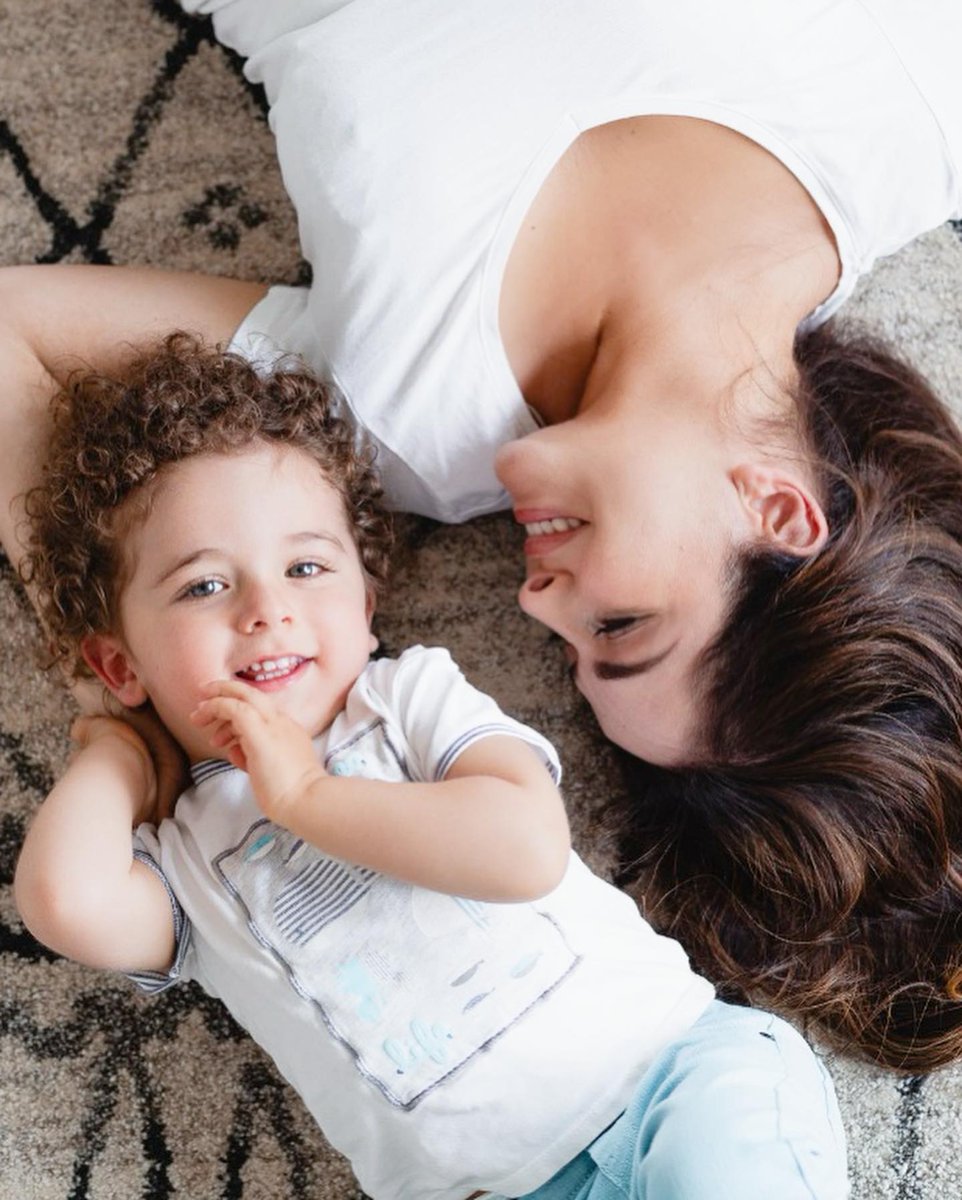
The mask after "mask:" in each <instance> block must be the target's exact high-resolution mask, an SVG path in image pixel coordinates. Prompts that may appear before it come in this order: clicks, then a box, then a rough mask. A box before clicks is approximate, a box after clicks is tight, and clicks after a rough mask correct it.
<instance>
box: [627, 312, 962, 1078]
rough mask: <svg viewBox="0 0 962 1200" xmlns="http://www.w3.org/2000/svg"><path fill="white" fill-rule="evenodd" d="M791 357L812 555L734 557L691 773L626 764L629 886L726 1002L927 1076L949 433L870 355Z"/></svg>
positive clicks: (954, 462)
mask: <svg viewBox="0 0 962 1200" xmlns="http://www.w3.org/2000/svg"><path fill="white" fill-rule="evenodd" d="M796 361H797V364H798V367H799V372H800V378H801V380H802V383H801V388H800V394H799V396H798V406H799V415H800V417H801V421H802V427H803V429H804V430H805V431H806V435H807V441H808V443H809V446H810V448H811V450H812V453H813V455H814V457H815V459H816V461H817V462H818V463H820V464H821V465H820V473H821V480H820V484H821V491H822V496H823V500H824V501H825V507H826V515H827V517H828V521H829V529H830V538H829V541H828V544H827V545H826V547H825V548H824V550H823V551H822V552H821V553H820V554H819V555H817V556H816V557H814V558H812V559H808V560H800V559H798V558H793V557H787V556H779V555H775V554H771V553H768V552H759V551H754V552H751V553H749V554H747V555H746V556H745V558H744V561H743V562H742V564H741V571H740V582H739V583H738V585H737V586H736V589H735V596H734V602H733V604H732V606H731V610H730V616H729V620H728V621H727V622H726V627H725V629H724V630H723V632H722V633H721V635H720V636H719V637H718V638H717V640H716V642H715V643H714V644H713V645H712V646H711V647H710V648H709V650H708V651H707V652H706V656H705V659H704V662H703V664H702V671H703V674H702V679H703V680H704V681H705V682H706V694H707V705H706V710H705V713H704V716H705V721H706V732H705V736H706V744H707V747H708V750H707V755H706V758H705V761H703V762H700V763H699V764H698V765H697V766H696V767H693V768H686V769H680V770H658V769H655V768H650V767H645V766H642V765H640V764H634V765H633V767H632V768H631V774H632V776H633V784H634V805H633V814H632V818H631V824H632V830H631V834H630V839H631V840H630V844H629V850H630V851H634V853H635V858H634V864H633V865H634V868H635V869H636V871H637V876H636V879H635V886H636V887H637V888H638V890H639V891H640V893H641V894H642V896H643V900H644V903H645V907H646V909H647V912H648V914H649V915H650V916H651V917H652V918H653V919H654V920H655V921H656V923H658V924H660V926H661V927H662V928H663V929H665V930H666V931H668V932H670V933H671V934H673V935H674V936H675V937H677V938H678V939H679V940H680V941H681V943H682V945H683V946H684V947H685V948H686V950H688V951H689V952H690V953H691V954H692V957H693V960H694V962H695V963H696V965H697V966H698V967H699V968H700V969H701V970H703V971H704V972H705V973H707V974H708V975H709V976H710V977H712V978H713V979H715V980H716V981H717V982H719V983H720V984H721V986H722V990H723V993H724V994H728V995H730V996H732V997H749V998H751V999H753V1000H757V1001H760V1002H762V1003H764V1004H766V1005H767V1006H769V1007H773V1008H776V1009H780V1010H782V1011H785V1012H787V1013H789V1014H793V1015H795V1016H801V1017H804V1018H812V1019H814V1020H816V1021H818V1022H820V1023H821V1025H822V1026H823V1027H824V1028H825V1029H826V1030H827V1031H828V1032H829V1033H830V1034H831V1035H834V1039H835V1040H836V1041H837V1042H839V1043H841V1044H842V1045H843V1046H844V1047H845V1048H847V1049H849V1050H852V1049H856V1050H858V1051H860V1052H861V1053H862V1054H864V1055H867V1056H869V1057H870V1058H872V1059H874V1060H876V1061H878V1062H880V1063H884V1064H887V1065H890V1066H894V1067H897V1068H903V1069H907V1070H912V1071H921V1070H927V1069H929V1068H931V1067H935V1066H938V1065H939V1064H942V1063H947V1062H950V1061H952V1060H953V1059H956V1058H958V1057H959V1056H960V1055H962V438H960V436H959V432H958V430H957V429H956V426H955V424H954V423H953V421H952V419H951V417H950V416H949V415H948V413H947V412H946V410H945V409H944V408H943V407H942V405H941V404H940V402H939V401H938V399H937V398H936V397H935V395H934V394H933V393H932V391H931V389H930V388H929V387H928V385H927V384H926V383H925V381H924V380H923V379H922V378H921V377H920V376H919V375H918V374H917V373H916V372H915V371H914V370H912V369H911V368H909V367H908V366H906V365H904V364H903V363H901V362H899V361H898V360H897V359H896V358H894V357H893V356H892V355H891V354H890V353H889V352H888V351H886V350H885V349H884V348H882V347H881V346H879V345H878V344H876V343H875V342H873V341H871V340H870V339H867V338H865V337H861V336H849V337H847V338H843V337H842V336H841V335H839V334H838V333H836V332H835V331H833V330H832V329H831V328H825V329H822V330H820V331H818V332H816V333H814V334H810V335H808V336H807V337H805V338H803V339H800V340H799V342H798V344H797V346H796ZM637 789H641V795H640V796H639V792H638V790H637ZM639 800H640V803H639Z"/></svg>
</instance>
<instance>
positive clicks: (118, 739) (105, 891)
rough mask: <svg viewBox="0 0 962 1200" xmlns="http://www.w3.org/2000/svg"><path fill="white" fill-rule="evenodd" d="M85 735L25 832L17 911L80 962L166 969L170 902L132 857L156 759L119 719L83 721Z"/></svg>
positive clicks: (149, 807) (149, 809)
mask: <svg viewBox="0 0 962 1200" xmlns="http://www.w3.org/2000/svg"><path fill="white" fill-rule="evenodd" d="M82 737H83V738H84V739H85V740H86V744H85V745H84V746H83V748H82V749H81V750H80V751H79V753H78V754H77V755H76V756H75V757H74V759H73V760H72V762H71V763H70V766H69V767H68V768H67V771H66V773H65V774H64V776H63V778H62V779H61V780H60V781H59V782H58V783H57V784H56V785H55V786H54V788H53V791H52V792H51V793H50V795H49V796H48V797H47V799H46V800H45V801H44V802H43V804H42V805H41V807H40V810H39V812H38V813H37V815H36V817H35V818H34V821H33V823H32V825H31V826H30V829H29V830H28V832H27V837H26V840H25V841H24V845H23V850H22V851H21V854H20V859H19V861H18V863H17V871H16V877H15V879H14V898H15V900H16V904H17V908H18V909H19V911H20V915H21V917H22V918H23V921H24V924H25V925H26V926H27V928H28V929H29V930H30V932H31V933H32V934H33V935H34V937H36V938H37V940H38V941H41V942H43V943H44V945H46V946H49V947H50V948H51V950H56V951H57V953H58V954H63V955H65V956H66V957H68V958H72V959H75V960H76V961H77V962H82V963H85V964H86V965H87V966H92V967H101V968H105V969H108V970H121V971H163V970H166V969H167V968H168V967H169V966H170V963H171V962H172V960H173V955H174V918H173V912H172V910H171V903H170V898H169V897H168V895H167V891H166V889H165V887H164V885H163V883H162V882H161V881H160V879H159V878H158V877H157V875H156V874H155V873H154V872H153V871H152V870H151V869H150V868H149V867H147V866H145V865H144V864H143V863H141V862H138V861H137V860H136V859H135V858H134V856H133V843H132V837H131V833H132V830H133V828H134V826H135V825H138V824H139V823H140V822H141V821H143V820H149V819H151V817H152V816H153V807H154V799H155V794H156V787H155V783H154V772H153V766H152V764H151V760H150V755H149V754H148V753H147V749H146V747H145V746H144V745H143V743H142V742H141V741H140V739H139V738H138V737H137V735H136V734H135V733H134V732H133V730H131V729H130V728H129V727H128V726H126V725H124V724H123V723H122V722H120V721H113V720H110V719H108V718H104V717H99V718H93V719H91V718H85V719H84V722H83V723H82ZM135 798H136V799H135Z"/></svg>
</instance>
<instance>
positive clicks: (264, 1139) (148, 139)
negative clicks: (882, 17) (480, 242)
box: [0, 0, 962, 1200]
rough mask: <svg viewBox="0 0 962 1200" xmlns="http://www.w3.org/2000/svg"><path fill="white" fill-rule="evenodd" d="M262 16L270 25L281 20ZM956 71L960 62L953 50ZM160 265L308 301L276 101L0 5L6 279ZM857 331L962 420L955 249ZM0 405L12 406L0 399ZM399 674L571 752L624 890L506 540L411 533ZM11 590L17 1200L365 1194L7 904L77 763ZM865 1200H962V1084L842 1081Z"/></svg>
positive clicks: (893, 276)
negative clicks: (425, 677)
mask: <svg viewBox="0 0 962 1200" xmlns="http://www.w3.org/2000/svg"><path fill="white" fill-rule="evenodd" d="M265 2H267V0H265ZM959 49H960V52H962V47H960V48H959ZM34 260H37V261H44V262H53V261H61V260H67V261H83V260H89V261H94V262H115V263H134V262H136V263H151V264H157V265H163V266H168V267H182V268H194V269H199V270H209V271H214V272H221V273H225V274H231V275H239V276H247V277H251V278H259V279H265V280H271V281H278V280H282V281H286V282H294V281H297V280H298V279H302V278H304V277H305V276H304V272H303V269H302V265H301V263H300V260H299V256H298V250H297V237H296V230H295V224H294V220H293V216H292V213H291V210H290V208H289V206H288V204H287V201H286V199H285V196H284V193H283V190H282V188H281V185H280V181H279V178H278V174H277V171H276V168H275V163H274V154H273V148H272V141H271V136H270V134H269V131H268V129H267V125H266V123H265V120H264V115H263V109H262V106H261V102H260V98H259V97H258V95H257V94H256V92H254V91H253V90H252V89H251V88H250V87H249V86H248V85H247V84H246V83H245V81H244V79H243V77H242V75H241V73H240V67H239V64H238V63H237V62H236V61H235V60H232V59H231V58H230V57H229V56H228V55H227V54H225V52H224V51H222V50H221V49H219V48H218V47H217V46H216V45H215V44H214V43H213V41H212V38H211V34H210V29H209V27H208V26H207V25H206V24H205V23H203V22H195V21H188V20H187V19H185V18H184V17H183V16H182V15H181V13H180V10H179V9H178V8H177V7H176V5H175V4H173V3H172V2H168V0H155V2H154V3H150V2H149V0H102V2H101V3H99V4H97V5H91V4H89V3H84V2H82V0H58V2H57V3H52V2H50V0H46V2H45V0H0V261H2V262H9V263H14V262H18V263H19V262H31V261H34ZM850 312H852V313H853V315H855V314H857V315H858V316H859V317H861V318H863V319H864V320H865V321H867V322H869V323H870V324H871V325H872V326H873V327H875V328H877V329H879V330H881V331H882V332H883V333H885V334H887V335H889V336H891V337H892V338H893V339H894V340H895V341H896V342H897V343H899V344H900V345H902V346H903V347H904V348H906V349H907V350H909V351H910V352H911V353H912V354H913V355H914V356H915V357H916V358H917V360H918V361H919V362H920V363H921V364H922V365H923V366H924V367H925V368H926V369H927V370H928V371H929V373H930V374H931V376H932V377H933V378H934V380H935V381H936V383H937V384H938V385H939V386H940V388H941V390H942V391H943V393H944V394H945V395H947V396H949V397H952V396H955V397H957V398H962V339H960V330H962V238H960V232H959V231H958V230H955V229H953V228H951V227H946V228H943V229H941V230H938V231H937V232H935V233H934V234H932V235H930V236H929V237H927V238H926V239H924V240H923V241H921V242H920V243H918V244H917V245H916V246H914V247H913V248H912V249H910V250H909V251H907V252H905V253H903V254H901V255H899V256H898V257H897V258H895V259H893V260H890V261H889V262H887V263H885V264H884V265H883V266H882V267H881V269H879V270H878V272H877V274H876V275H875V277H874V278H873V280H872V282H871V285H870V286H868V287H866V288H865V289H864V290H863V292H862V293H861V294H860V296H859V298H858V300H857V302H856V303H855V304H854V305H853V306H852V308H851V309H850ZM0 403H2V388H0ZM408 533H409V535H410V541H411V544H412V546H413V549H414V554H413V556H412V558H411V561H410V563H409V564H408V565H407V566H406V567H405V568H404V570H403V572H402V574H401V577H400V578H399V580H398V584H397V587H396V588H395V591H394V594H393V596H392V598H391V599H390V601H389V603H387V604H386V605H385V607H384V611H383V612H382V614H381V618H380V626H379V631H380V634H381V637H382V641H383V642H384V643H385V644H386V646H387V647H388V649H391V650H397V649H400V648H403V646H405V645H406V644H409V643H411V642H414V641H424V642H428V643H431V642H437V643H441V644H444V645H447V646H449V647H450V648H451V649H452V651H453V652H454V655H455V657H456V658H457V659H458V660H459V661H460V662H461V664H462V665H463V667H464V668H465V670H466V672H467V673H468V675H469V676H470V677H471V678H473V679H474V680H475V681H476V682H478V683H479V684H480V685H481V686H482V687H484V688H485V689H486V690H489V691H491V692H493V693H494V694H495V695H496V696H497V697H499V699H500V700H501V701H502V702H503V704H504V705H505V706H506V707H507V708H508V709H509V710H512V711H514V712H515V713H517V714H518V715H519V716H520V717H521V718H522V719H524V720H527V721H529V722H531V723H532V724H534V725H537V726H538V727H540V728H541V729H542V730H543V731H544V732H545V733H546V734H547V735H548V736H549V737H551V738H553V739H554V740H555V742H556V743H557V745H558V746H559V748H560V750H561V753H562V758H563V761H564V763H565V766H566V770H567V798H568V802H569V805H570V809H571V814H572V821H573V826H574V831H575V837H576V841H577V844H578V846H579V848H580V849H581V851H582V852H583V853H584V855H585V856H586V857H587V858H588V860H589V861H590V862H591V864H592V865H593V866H595V867H596V868H597V869H599V870H601V871H606V870H610V869H611V867H612V865H613V862H614V855H613V847H612V845H611V843H610V841H609V840H607V839H606V837H605V834H604V831H603V824H602V821H601V810H602V803H603V800H604V797H605V796H606V794H608V793H609V792H610V790H611V789H612V788H614V787H616V786H617V783H616V777H615V774H614V771H613V766H612V763H611V760H610V758H609V756H608V753H607V751H606V749H605V747H604V745H603V743H602V742H601V741H600V739H599V737H598V735H597V733H596V732H595V730H594V727H593V725H592V722H591V719H590V715H589V714H587V713H586V712H585V710H584V709H583V708H582V706H581V705H580V703H579V701H578V699H577V697H576V696H575V695H574V693H573V692H572V691H571V689H570V687H569V686H568V684H567V681H566V679H565V676H564V670H563V666H562V663H561V660H560V655H559V653H558V652H557V649H556V647H554V646H553V645H551V644H550V643H549V642H548V640H547V638H546V635H545V634H544V633H543V632H542V631H541V630H540V629H539V628H537V627H535V626H534V625H533V624H531V623H529V622H527V621H526V620H525V619H524V618H523V617H522V616H521V615H520V613H519V612H518V611H517V610H516V609H515V607H514V604H513V592H514V590H515V588H516V586H517V584H518V582H519V578H520V572H521V555H520V553H519V538H518V536H517V531H516V530H515V528H514V527H513V525H512V523H511V522H510V521H509V520H507V519H489V520H485V521H480V522H478V523H477V524H475V525H473V526H472V527H470V528H460V529H445V528H442V527H438V526H434V525H432V524H431V523H430V522H412V523H411V524H410V525H409V526H408ZM35 648H36V632H35V627H34V623H33V620H32V617H31V614H30V612H29V610H28V608H27V607H26V604H25V601H24V600H23V598H22V596H21V593H20V592H19V590H18V588H17V585H16V583H15V581H14V579H13V578H12V575H11V572H10V570H9V567H7V566H4V570H3V572H2V574H0V655H2V663H3V670H2V672H0V776H2V784H0V787H2V792H0V1063H2V1070H0V1200H41V1198H42V1200H68V1198H69V1200H87V1198H90V1200H132V1198H134V1197H148V1198H150V1200H161V1198H162V1197H168V1196H181V1197H186V1198H189V1200H233V1198H239V1197H243V1198H244V1200H284V1198H290V1200H348V1198H351V1197H358V1196H360V1195H361V1193H360V1192H359V1190H358V1188H357V1186H356V1184H355V1183H354V1182H353V1180H352V1176H351V1173H350V1171H349V1169H348V1168H347V1167H346V1166H345V1165H344V1163H343V1162H342V1161H341V1160H340V1159H339V1158H338V1157H337V1156H336V1155H335V1154H333V1153H332V1152H331V1151H330V1150H329V1149H328V1148H327V1146H326V1145H325V1143H324V1140H323V1139H322V1137H321V1136H320V1134H319V1133H318V1132H317V1131H316V1129H315V1128H313V1126H312V1123H311V1122H310V1120H309V1119H308V1118H307V1117H306V1115H305V1113H304V1112H303V1110H302V1108H301V1106H300V1104H299V1102H298V1100H297V1098H296V1097H295V1096H294V1095H293V1094H292V1092H291V1091H290V1090H289V1089H288V1088H287V1087H286V1086H285V1085H284V1084H283V1083H281V1082H280V1081H279V1079H278V1077H277V1075H276V1074H275V1073H274V1071H273V1069H272V1068H271V1066H270V1065H269V1063H268V1062H267V1061H266V1060H265V1058H264V1056H263V1055H262V1054H261V1053H260V1052H259V1051H258V1050H257V1049H256V1047H254V1046H253V1045H251V1043H250V1042H249V1041H248V1040H247V1039H246V1038H245V1037H244V1036H243V1035H242V1034H241V1033H240V1032H239V1031H238V1030H237V1029H236V1028H235V1026H234V1025H233V1024H232V1023H231V1021H230V1020H229V1019H228V1018H227V1017H226V1016H225V1015H224V1014H223V1012H222V1011H221V1010H220V1009H219V1007H218V1006H217V1005H216V1004H213V1003H211V1002H210V1001H208V1000H206V999H204V998H203V997H202V996H200V995H199V994H196V993H194V992H193V991H191V990H189V989H184V990H183V991H182V992H176V991H175V993H173V994H168V995H165V996H164V997H161V998H160V999H156V1000H145V999H141V998H140V997H138V996H137V995H135V994H134V993H133V992H132V990H131V989H130V988H129V987H128V986H127V985H126V984H125V983H124V982H122V981H120V980H115V979H111V978H106V977H104V976H102V975H99V974H96V973H94V972H92V971H88V970H85V969H83V968H80V967H77V966H73V965H71V964H68V963H66V962H63V961H60V960H58V959H56V958H55V957H54V956H52V955H50V954H47V953H46V952H44V951H43V950H41V949H40V948H38V946H37V945H36V944H35V943H34V942H33V941H32V939H31V938H30V937H29V936H28V935H26V934H25V932H24V930H23V929H22V927H21V925H20V924H19V922H18V919H17V915H16V913H15V911H14V909H13V905H12V902H11V899H10V888H9V883H10V879H11V876H12V872H13V865H14V861H15V857H16V853H17V848H18V845H19V842H20V839H21V837H22V833H23V829H24V824H25V822H26V821H27V820H28V818H29V816H30V814H31V812H32V811H33V809H34V808H35V806H36V805H37V803H38V802H39V801H40V799H41V797H42V796H43V795H44V793H45V791H46V789H47V787H48V786H49V784H50V781H51V779H52V778H53V776H54V774H55V773H56V772H57V771H58V770H59V768H60V766H61V764H62V763H63V760H64V755H65V752H66V740H65V732H64V731H65V728H66V726H67V723H68V720H69V716H70V706H69V704H68V702H67V701H66V700H65V699H64V697H63V695H62V694H61V691H60V689H59V687H58V685H57V683H56V681H55V680H53V679H50V678H46V677H44V675H43V674H42V673H41V672H40V671H38V670H37V669H36V668H35V667H34V666H33V658H34V651H35ZM831 1066H832V1070H833V1073H834V1075H835V1078H836V1081H837V1084H838V1088H839V1092H840V1096H841V1101H842V1107H843V1110H844V1114H845V1118H846V1122H847V1126H848V1132H849V1137H850V1143H851V1165H852V1176H853V1183H854V1196H855V1197H856V1198H857V1200H944V1198H947V1197H954V1196H959V1195H962V1066H960V1067H958V1068H954V1069H950V1070H946V1071H944V1072H941V1073H939V1074H937V1075H932V1076H928V1077H924V1078H920V1077H913V1078H898V1077H894V1076H891V1075H886V1074H884V1073H882V1072H880V1071H876V1070H872V1069H869V1068H866V1067H865V1066H862V1065H857V1064H853V1063H851V1062H846V1061H841V1060H839V1059H836V1058H833V1059H832V1060H831Z"/></svg>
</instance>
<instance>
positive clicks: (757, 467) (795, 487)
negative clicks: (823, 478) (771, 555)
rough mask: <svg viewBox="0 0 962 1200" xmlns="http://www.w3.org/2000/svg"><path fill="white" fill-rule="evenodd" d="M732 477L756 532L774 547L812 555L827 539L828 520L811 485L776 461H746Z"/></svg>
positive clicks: (792, 552) (804, 556) (806, 556)
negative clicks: (761, 462)
mask: <svg viewBox="0 0 962 1200" xmlns="http://www.w3.org/2000/svg"><path fill="white" fill-rule="evenodd" d="M731 479H732V482H733V483H734V485H735V487H736V488H737V490H738V495H739V498H740V499H741V502H742V505H743V507H744V510H745V514H746V515H747V517H748V521H749V524H750V526H751V528H752V530H753V531H754V533H755V536H756V537H757V538H759V539H760V540H761V541H763V542H767V543H768V544H769V545H770V546H771V547H772V548H773V549H777V550H782V551H784V552H785V553H786V554H794V555H796V556H797V557H799V558H811V557H812V555H814V554H817V553H818V552H819V550H821V549H822V547H823V546H824V545H825V543H826V542H827V541H828V521H827V519H826V517H825V512H824V510H823V509H822V506H821V504H820V503H819V501H818V497H817V496H816V495H815V492H814V489H813V488H812V487H811V485H810V484H809V483H808V482H807V481H806V480H805V479H804V478H802V476H800V475H797V474H795V473H794V472H793V471H791V470H788V469H786V468H785V467H783V466H780V465H778V464H775V463H764V464H759V463H746V464H743V465H742V466H739V467H736V468H735V469H734V470H733V471H732V473H731Z"/></svg>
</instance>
